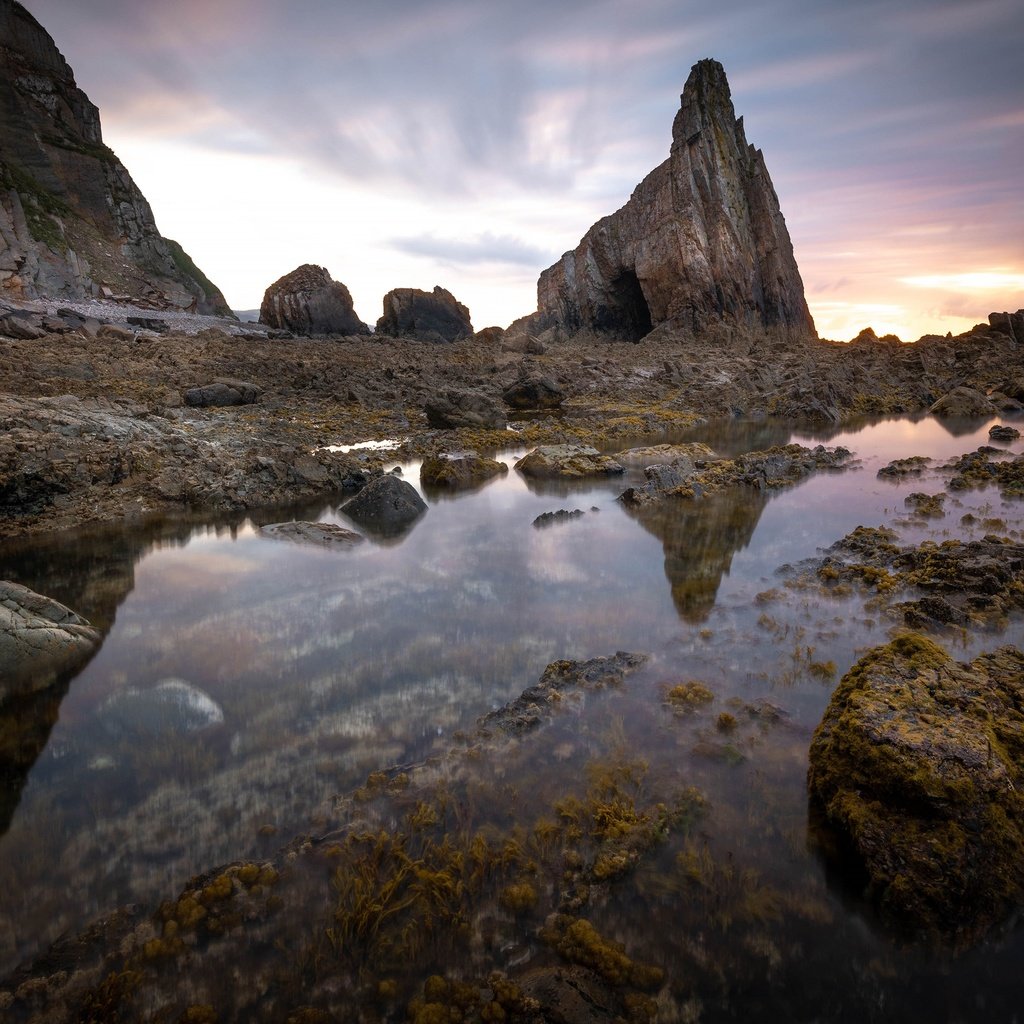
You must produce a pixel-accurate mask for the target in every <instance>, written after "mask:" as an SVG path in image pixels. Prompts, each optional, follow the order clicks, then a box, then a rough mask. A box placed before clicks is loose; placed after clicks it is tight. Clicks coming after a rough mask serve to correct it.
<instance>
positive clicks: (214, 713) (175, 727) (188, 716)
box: [100, 679, 224, 736]
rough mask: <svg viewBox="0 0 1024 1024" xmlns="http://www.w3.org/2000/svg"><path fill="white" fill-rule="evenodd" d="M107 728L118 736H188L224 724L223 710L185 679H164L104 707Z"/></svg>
mask: <svg viewBox="0 0 1024 1024" xmlns="http://www.w3.org/2000/svg"><path fill="white" fill-rule="evenodd" d="M100 717H101V719H102V721H103V725H104V728H106V729H107V730H108V731H109V732H110V733H112V734H113V735H115V736H123V735H133V736H159V735H161V734H177V735H184V734H186V733H195V732H202V731H203V730H204V729H209V728H212V727H213V726H215V725H220V724H221V723H222V722H223V721H224V711H223V709H222V708H221V706H220V705H219V704H218V703H217V702H216V701H215V700H214V699H213V698H212V697H211V696H210V695H209V694H208V693H206V692H205V691H204V690H201V689H199V687H198V686H193V685H192V684H191V683H188V682H186V681H185V680H184V679H164V680H162V681H161V682H159V683H157V684H156V686H153V687H150V688H149V689H136V688H135V687H129V688H128V689H126V690H122V691H120V692H119V693H115V694H113V695H112V696H110V697H108V698H107V700H106V701H104V702H103V704H102V706H101V707H100Z"/></svg>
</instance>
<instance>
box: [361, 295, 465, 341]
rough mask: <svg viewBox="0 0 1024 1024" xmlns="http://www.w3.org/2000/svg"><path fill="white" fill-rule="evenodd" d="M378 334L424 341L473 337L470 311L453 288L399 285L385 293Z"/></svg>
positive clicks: (456, 339)
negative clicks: (430, 289) (451, 290)
mask: <svg viewBox="0 0 1024 1024" xmlns="http://www.w3.org/2000/svg"><path fill="white" fill-rule="evenodd" d="M377 333H378V334H389V335H391V337H393V338H405V337H409V338H419V339H420V340H422V341H460V340H462V339H463V338H471V337H472V336H473V324H472V322H471V321H470V318H469V310H468V309H467V308H466V307H465V306H464V305H463V304H462V303H461V302H459V300H458V299H456V298H455V296H454V295H452V293H451V292H450V291H447V290H446V289H444V288H442V287H441V286H440V285H437V286H436V287H435V288H434V290H433V291H432V292H425V291H421V290H420V289H419V288H395V289H393V290H392V291H390V292H388V293H387V295H385V296H384V315H383V316H382V317H381V318H380V319H379V320H378V321H377Z"/></svg>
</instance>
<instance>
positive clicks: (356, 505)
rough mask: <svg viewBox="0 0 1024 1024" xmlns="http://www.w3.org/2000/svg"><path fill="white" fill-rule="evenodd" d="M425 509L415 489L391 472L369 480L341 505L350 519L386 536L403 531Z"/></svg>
mask: <svg viewBox="0 0 1024 1024" xmlns="http://www.w3.org/2000/svg"><path fill="white" fill-rule="evenodd" d="M426 511H427V505H426V503H425V502H424V500H423V499H422V498H421V497H420V496H419V494H418V493H417V491H416V488H415V487H413V485H412V484H410V483H407V482H406V481H405V480H400V479H399V478H398V477H397V476H392V475H391V474H390V473H387V474H385V475H384V476H379V477H377V478H376V479H375V480H371V481H370V482H369V483H368V484H367V485H366V486H365V487H364V488H363V489H362V490H361V491H360V492H359V493H358V494H357V495H356V496H355V497H354V498H353V499H352V500H351V501H350V502H349V503H348V504H347V505H345V506H344V507H343V508H342V512H344V513H345V515H346V516H348V517H349V519H352V520H354V521H355V522H357V523H359V524H360V525H362V526H364V527H366V528H367V529H369V530H372V531H374V532H376V533H379V534H382V535H385V536H388V535H394V534H399V533H402V532H404V531H405V530H406V529H408V528H409V527H410V526H412V524H413V523H414V522H415V521H416V520H417V519H419V517H420V516H421V515H423V513H424V512H426Z"/></svg>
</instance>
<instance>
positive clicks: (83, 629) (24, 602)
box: [0, 580, 102, 699]
mask: <svg viewBox="0 0 1024 1024" xmlns="http://www.w3.org/2000/svg"><path fill="white" fill-rule="evenodd" d="M101 639H102V638H101V636H100V633H99V631H98V630H96V629H93V627H92V626H90V625H89V623H88V622H87V621H86V620H85V619H83V618H82V617H81V616H79V615H76V614H75V613H74V612H73V611H71V609H70V608H65V607H64V605H62V604H60V603H58V602H57V601H54V600H52V599H51V598H48V597H44V596H43V595H42V594H37V593H35V591H32V590H29V589H28V587H23V586H21V585H20V584H18V583H12V582H10V581H9V580H0V699H3V698H5V697H7V696H9V695H10V694H12V693H17V692H27V691H33V690H41V689H44V688H46V687H47V686H50V685H51V684H52V683H53V682H54V681H55V680H56V679H57V677H58V676H59V675H61V674H62V673H64V672H69V671H72V670H74V669H76V668H78V667H79V666H81V665H83V664H84V663H85V662H86V661H87V660H88V659H89V658H90V657H91V656H92V655H93V653H94V652H95V651H96V650H97V648H98V647H99V644H100V641H101Z"/></svg>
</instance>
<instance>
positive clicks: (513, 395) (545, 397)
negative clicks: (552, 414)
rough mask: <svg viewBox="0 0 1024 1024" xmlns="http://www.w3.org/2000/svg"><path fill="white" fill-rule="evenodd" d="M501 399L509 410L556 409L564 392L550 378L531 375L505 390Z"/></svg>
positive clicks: (563, 396)
mask: <svg viewBox="0 0 1024 1024" xmlns="http://www.w3.org/2000/svg"><path fill="white" fill-rule="evenodd" d="M501 399H502V401H503V402H504V403H505V404H506V405H507V406H508V407H509V408H510V409H557V408H559V406H561V404H562V402H563V400H564V399H565V392H564V391H563V390H562V389H561V388H560V387H559V386H558V385H557V384H556V383H555V382H554V381H553V380H551V378H550V377H544V376H542V375H541V374H539V373H531V374H528V375H527V376H525V377H521V378H520V379H519V380H517V381H516V382H515V384H513V385H512V386H511V387H510V388H508V389H506V391H505V392H504V393H503V394H502V396H501Z"/></svg>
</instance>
